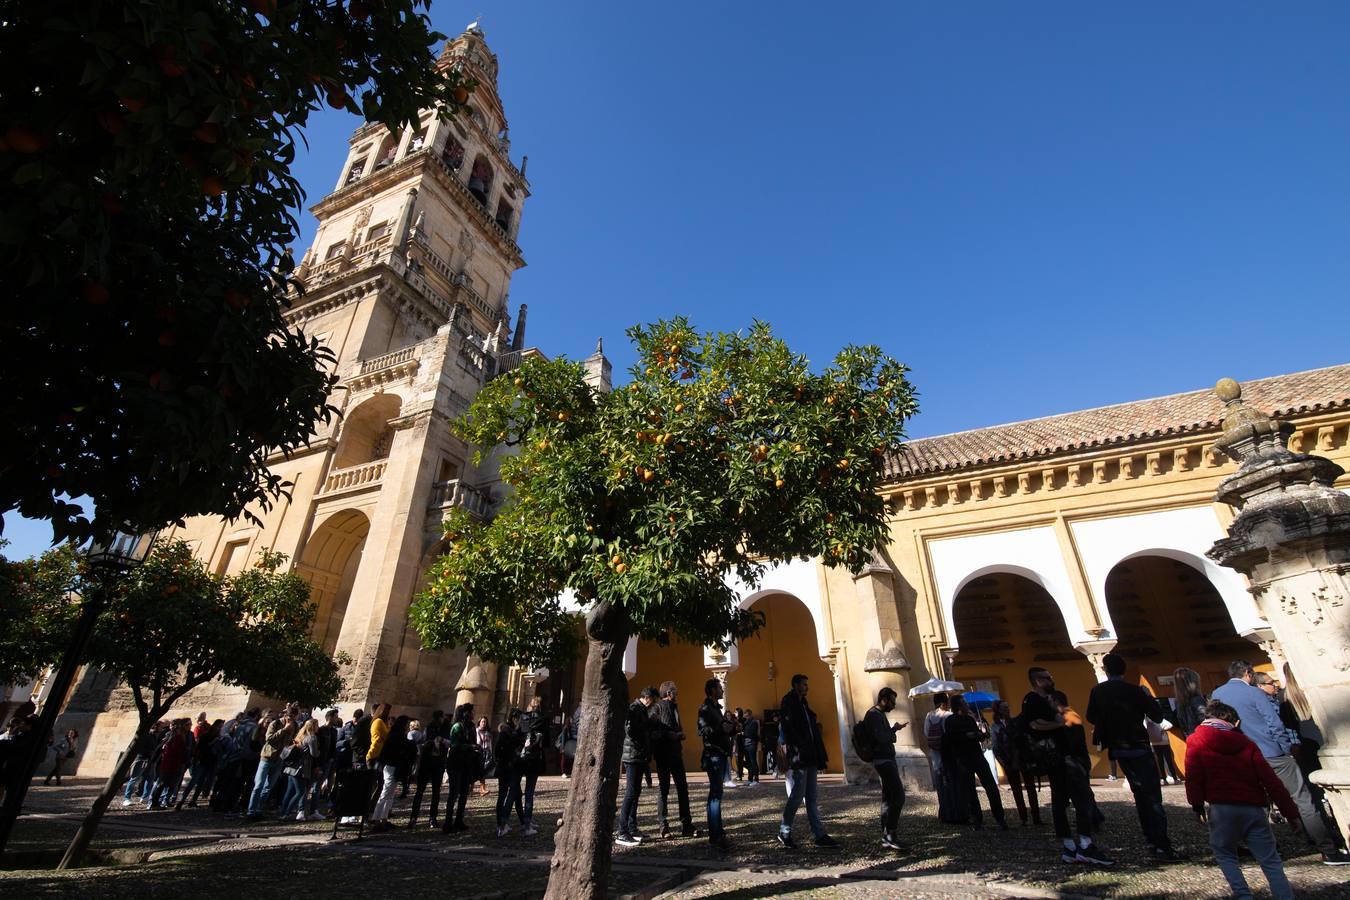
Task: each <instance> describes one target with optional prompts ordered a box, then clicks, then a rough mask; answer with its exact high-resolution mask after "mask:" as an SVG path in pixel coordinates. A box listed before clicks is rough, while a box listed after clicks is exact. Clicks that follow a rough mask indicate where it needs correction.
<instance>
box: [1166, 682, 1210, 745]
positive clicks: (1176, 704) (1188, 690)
mask: <svg viewBox="0 0 1350 900" xmlns="http://www.w3.org/2000/svg"><path fill="white" fill-rule="evenodd" d="M1206 702H1208V701H1207V700H1206V699H1205V695H1204V694H1203V693H1201V691H1200V673H1199V672H1197V671H1195V670H1194V669H1188V668H1186V667H1185V666H1182V667H1181V668H1179V669H1177V670H1176V671H1175V672H1173V673H1172V707H1173V711H1174V714H1175V715H1176V718H1175V719H1174V720H1173V724H1175V725H1176V727H1177V734H1179V735H1181V739H1182V740H1183V741H1184V740H1185V739H1186V738H1188V737H1190V736H1191V734H1192V732H1194V731H1195V729H1197V728H1199V727H1200V723H1201V722H1202V721H1204V718H1205V703H1206Z"/></svg>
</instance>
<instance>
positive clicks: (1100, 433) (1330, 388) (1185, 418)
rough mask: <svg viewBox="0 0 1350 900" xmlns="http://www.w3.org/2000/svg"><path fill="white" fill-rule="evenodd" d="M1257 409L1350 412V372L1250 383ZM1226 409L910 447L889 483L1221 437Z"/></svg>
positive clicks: (965, 434)
mask: <svg viewBox="0 0 1350 900" xmlns="http://www.w3.org/2000/svg"><path fill="white" fill-rule="evenodd" d="M1242 396H1243V399H1244V400H1246V401H1247V402H1248V403H1249V404H1251V405H1253V406H1255V407H1257V408H1259V409H1262V410H1264V411H1266V412H1268V413H1270V414H1272V415H1275V416H1277V417H1283V418H1288V417H1290V416H1294V415H1298V414H1302V413H1308V412H1314V411H1318V410H1330V409H1343V408H1346V407H1350V364H1346V365H1339V366H1328V367H1327V368H1325V369H1312V370H1309V371H1307V372H1294V373H1293V374H1290V375H1276V376H1275V377H1273V378H1262V379H1258V380H1256V381H1248V382H1244V383H1243V385H1242ZM1222 410H1223V404H1222V403H1221V402H1220V401H1219V399H1218V398H1217V397H1215V396H1214V391H1213V389H1212V388H1205V389H1203V390H1198V391H1188V392H1186V393H1184V394H1172V395H1170V396H1167V397H1155V398H1153V399H1151V400H1135V401H1132V402H1130V403H1117V404H1115V405H1114V406H1101V407H1097V408H1096V409H1085V410H1081V411H1079V412H1070V413H1061V414H1060V415H1055V416H1046V417H1045V418H1043V419H1028V420H1027V421H1025V422H1013V423H1011V424H1008V425H994V426H991V427H989V428H977V429H975V430H973V431H959V432H956V433H955V434H944V435H939V436H937V437H929V438H920V439H918V440H914V441H909V442H908V443H907V444H906V445H905V451H904V452H903V453H902V454H900V455H899V456H894V457H892V458H891V459H890V460H888V462H887V475H886V478H887V481H902V480H904V479H906V478H914V477H919V476H923V475H934V474H938V473H942V472H955V471H960V470H962V469H973V468H979V467H982V466H994V465H1004V464H1009V463H1016V462H1020V461H1023V460H1032V459H1039V458H1043V457H1053V456H1056V455H1061V454H1068V453H1074V452H1080V451H1084V450H1092V449H1094V448H1099V447H1111V446H1121V447H1124V446H1128V445H1131V444H1135V443H1142V442H1145V441H1149V440H1155V439H1159V438H1165V437H1168V436H1171V435H1179V434H1192V433H1203V432H1206V431H1217V430H1218V428H1219V422H1220V419H1221V417H1222Z"/></svg>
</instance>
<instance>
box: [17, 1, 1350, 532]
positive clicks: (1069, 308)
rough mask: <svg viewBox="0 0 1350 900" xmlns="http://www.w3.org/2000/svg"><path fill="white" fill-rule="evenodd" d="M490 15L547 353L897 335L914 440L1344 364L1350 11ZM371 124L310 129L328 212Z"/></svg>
mask: <svg viewBox="0 0 1350 900" xmlns="http://www.w3.org/2000/svg"><path fill="white" fill-rule="evenodd" d="M480 12H481V13H482V15H483V27H484V29H485V31H486V34H487V38H488V42H489V44H490V45H491V46H492V48H493V49H494V50H495V51H496V53H497V54H498V57H499V59H500V62H501V81H500V88H501V94H502V97H503V102H504V104H505V107H506V113H507V116H508V117H509V119H510V122H511V138H512V143H513V155H514V156H515V157H516V159H517V160H519V157H520V155H521V154H528V155H529V158H530V159H529V168H528V175H529V178H530V181H531V183H532V185H533V190H534V195H533V196H532V197H531V199H530V200H529V201H528V203H527V204H526V205H525V209H524V216H523V219H522V224H521V232H520V244H521V246H522V248H523V250H524V253H525V257H526V259H527V260H528V262H529V266H528V267H527V268H525V269H524V270H522V271H521V272H519V273H518V274H517V275H516V277H515V280H514V282H513V286H512V303H513V306H514V305H515V304H518V303H521V302H524V303H528V304H529V307H530V317H529V329H528V331H529V341H528V343H530V344H533V345H537V346H539V347H540V348H541V349H543V350H544V351H545V352H546V353H548V354H549V355H559V354H567V355H571V356H585V355H586V354H588V353H589V352H590V350H591V348H592V347H593V346H594V343H595V339H596V338H597V337H601V336H603V337H604V339H605V347H606V349H607V351H608V352H609V354H610V356H611V358H612V359H613V360H614V362H615V366H616V370H617V369H623V368H625V367H626V366H627V365H628V364H629V363H630V362H631V354H630V353H629V351H628V348H627V341H626V339H625V337H624V335H623V332H624V329H625V327H626V326H628V325H630V324H632V323H634V322H638V321H649V320H652V319H655V318H658V317H663V316H671V315H676V314H684V315H687V316H689V317H690V318H691V319H692V320H693V321H694V323H695V324H696V325H697V326H699V327H701V328H705V329H713V328H718V329H721V328H740V327H744V326H745V325H747V324H748V323H749V322H750V321H751V320H752V319H753V318H755V317H758V318H762V319H765V320H767V321H769V322H771V323H773V324H774V326H775V327H776V329H777V330H778V332H779V333H780V334H781V335H782V336H783V337H785V338H786V339H787V340H788V341H789V342H790V343H791V344H792V345H793V346H794V347H795V348H797V349H799V350H800V351H801V352H804V353H805V354H807V355H808V356H809V357H810V358H811V359H812V360H813V361H815V362H817V363H824V362H825V361H827V360H828V359H829V358H830V357H831V356H833V354H834V353H835V351H836V350H838V348H839V347H841V346H843V345H844V344H847V343H864V342H875V343H879V344H880V345H882V347H883V348H884V349H885V350H886V351H887V352H889V353H890V354H891V355H893V356H895V357H897V358H898V359H900V360H902V361H904V362H906V363H907V364H909V365H910V366H911V367H912V368H913V373H912V378H913V380H914V382H915V383H916V384H917V386H918V388H919V391H920V394H921V403H922V412H921V414H920V415H919V417H918V418H917V419H915V420H914V422H913V423H912V425H911V428H910V433H911V436H914V437H919V436H924V435H929V434H938V433H943V432H947V431H954V430H960V429H965V428H974V427H979V426H982V425H991V424H997V423H1000V422H1007V421H1012V420H1016V419H1024V418H1029V417H1035V416H1040V415H1047V414H1051V413H1056V412H1064V411H1068V410H1073V409H1080V408H1084V407H1089V406H1099V405H1102V404H1107V403H1113V402H1119V401H1124V400H1131V399H1137V398H1140V397H1148V396H1155V395H1159V394H1166V393H1172V392H1175V391H1181V390H1189V389H1193V388H1198V387H1204V386H1206V385H1210V384H1212V383H1213V382H1214V381H1215V380H1216V379H1217V378H1219V377H1220V376H1223V375H1232V376H1234V377H1237V378H1239V379H1250V378H1257V377H1261V376H1266V375H1273V374H1279V373H1282V372H1289V371H1295V370H1299V369H1305V368H1314V367H1317V366H1324V365H1331V364H1334V363H1341V362H1345V361H1346V359H1347V353H1346V351H1345V349H1344V343H1343V342H1344V339H1345V333H1346V326H1347V324H1350V303H1347V296H1346V294H1347V286H1350V253H1347V247H1348V246H1350V240H1348V239H1350V165H1347V160H1350V54H1347V53H1346V52H1345V49H1344V48H1345V45H1346V42H1347V40H1348V39H1350V4H1346V3H1343V2H1320V3H1319V2H1300V3H1297V4H1271V3H1247V2H1217V0H1215V2H1194V3H1187V4H1176V3H1160V2H1159V3H1154V2H1136V3H1130V4H1109V5H1108V4H1084V3H1050V2H1036V3H969V2H966V3H916V2H905V3H898V2H896V3H857V4H833V5H830V6H823V5H821V4H808V3H804V2H800V3H799V2H775V3H768V2H760V3H749V2H740V3H718V4H696V3H679V4H675V3H651V2H638V3H635V2H628V3H601V2H587V3H577V4H571V3H556V2H554V3H545V2H531V3H522V2H509V3H500V2H482V3H478V4H476V5H473V6H467V5H464V4H460V3H452V2H448V0H437V2H435V3H434V5H433V8H432V16H433V19H434V21H435V23H436V25H437V27H438V28H439V29H440V30H441V31H444V32H446V33H448V34H456V33H458V32H459V31H460V30H462V28H463V26H464V25H465V24H466V23H467V22H469V21H470V20H471V19H473V18H474V16H475V15H477V14H479V13H480ZM356 124H358V123H357V122H356V121H355V119H353V118H352V117H350V116H347V115H345V114H338V113H333V112H326V113H324V114H323V115H322V116H319V117H317V118H316V119H315V120H314V121H313V122H312V125H311V128H310V129H309V134H308V136H309V140H310V144H311V151H310V152H309V153H308V154H306V155H303V156H302V157H301V158H300V160H299V162H298V164H297V166H298V173H299V176H300V178H301V181H302V183H303V184H304V185H305V186H306V189H307V190H308V192H309V200H310V202H311V203H313V202H315V201H317V200H318V199H319V198H320V197H322V196H323V195H324V194H326V193H327V192H328V191H329V190H331V188H332V186H333V183H334V181H335V180H336V178H337V174H338V169H339V168H340V166H341V163H342V160H343V158H344V157H345V154H346V137H347V135H348V133H349V132H350V131H351V129H352V128H354V127H355V126H356ZM313 230H314V223H313V220H312V219H311V218H310V217H309V216H308V215H307V214H306V215H305V217H304V235H303V237H302V240H301V241H300V242H299V243H298V245H297V250H299V249H301V248H303V247H304V246H307V244H308V240H309V238H310V237H311V236H312V234H313ZM5 533H6V536H7V537H9V538H11V539H12V540H13V541H14V546H13V547H11V548H10V550H9V552H10V553H11V554H12V555H25V554H26V552H33V551H35V550H38V549H41V546H42V544H43V543H44V535H43V528H42V526H24V525H23V524H22V523H17V522H13V523H12V522H10V521H9V520H7V523H6V529H5Z"/></svg>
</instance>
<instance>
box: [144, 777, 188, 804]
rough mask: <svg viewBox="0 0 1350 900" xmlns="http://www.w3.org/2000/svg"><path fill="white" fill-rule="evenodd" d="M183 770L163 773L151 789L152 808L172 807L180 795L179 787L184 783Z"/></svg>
mask: <svg viewBox="0 0 1350 900" xmlns="http://www.w3.org/2000/svg"><path fill="white" fill-rule="evenodd" d="M183 771H184V770H183V769H173V770H171V771H168V772H165V771H161V772H160V773H159V777H158V778H156V779H155V786H154V787H153V788H151V789H150V806H151V807H156V806H171V805H173V802H174V798H175V797H176V796H177V795H178V786H179V785H180V784H182V782H183Z"/></svg>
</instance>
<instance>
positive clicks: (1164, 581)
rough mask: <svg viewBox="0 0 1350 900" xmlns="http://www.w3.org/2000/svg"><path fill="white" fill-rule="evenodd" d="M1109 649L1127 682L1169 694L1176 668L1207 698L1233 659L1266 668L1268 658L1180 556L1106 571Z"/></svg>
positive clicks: (1202, 573) (1147, 556)
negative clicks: (1193, 674)
mask: <svg viewBox="0 0 1350 900" xmlns="http://www.w3.org/2000/svg"><path fill="white" fill-rule="evenodd" d="M1105 598H1106V611H1107V614H1108V615H1109V617H1110V623H1111V627H1112V629H1113V632H1114V633H1115V635H1116V647H1115V651H1116V652H1117V653H1119V654H1120V655H1121V656H1123V657H1125V659H1126V661H1127V662H1128V663H1129V664H1130V667H1131V672H1130V677H1131V679H1132V680H1133V679H1134V678H1139V679H1141V680H1142V681H1143V682H1145V683H1147V684H1148V685H1149V687H1151V688H1152V689H1153V690H1154V692H1155V693H1156V694H1158V695H1159V696H1160V697H1166V696H1170V694H1171V690H1170V688H1169V685H1170V683H1171V676H1172V673H1173V672H1174V671H1176V669H1177V668H1178V667H1180V666H1185V667H1187V668H1190V669H1194V670H1196V671H1197V672H1199V673H1200V678H1201V682H1202V686H1203V688H1204V690H1205V692H1206V693H1209V692H1210V691H1212V690H1213V689H1214V688H1216V687H1218V686H1219V685H1220V684H1223V682H1224V681H1226V680H1227V674H1226V668H1227V665H1228V663H1229V662H1230V661H1231V660H1233V659H1248V660H1250V661H1251V662H1253V663H1255V664H1258V665H1259V664H1267V663H1269V661H1270V660H1269V658H1268V657H1267V656H1266V655H1265V654H1264V653H1263V652H1262V651H1261V650H1260V648H1259V647H1258V646H1257V645H1256V644H1255V643H1252V642H1251V641H1248V640H1245V639H1243V638H1242V637H1241V636H1240V635H1239V634H1238V632H1237V629H1236V628H1235V627H1234V623H1233V619H1232V616H1231V614H1230V612H1229V608H1228V605H1227V604H1226V603H1225V602H1224V599H1223V597H1222V596H1221V595H1220V593H1219V590H1218V587H1217V585H1215V584H1214V583H1213V582H1212V581H1211V580H1210V579H1209V573H1208V572H1207V571H1206V569H1205V567H1204V566H1203V565H1201V564H1200V561H1199V560H1197V559H1196V558H1194V557H1193V556H1192V555H1190V554H1187V553H1185V552H1182V551H1175V550H1166V549H1164V550H1158V551H1152V552H1149V551H1145V552H1140V553H1132V554H1130V555H1128V556H1126V557H1125V558H1123V559H1122V560H1121V561H1120V562H1118V563H1117V564H1116V565H1114V566H1112V568H1111V571H1110V572H1109V573H1108V574H1107V578H1106V584H1105Z"/></svg>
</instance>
